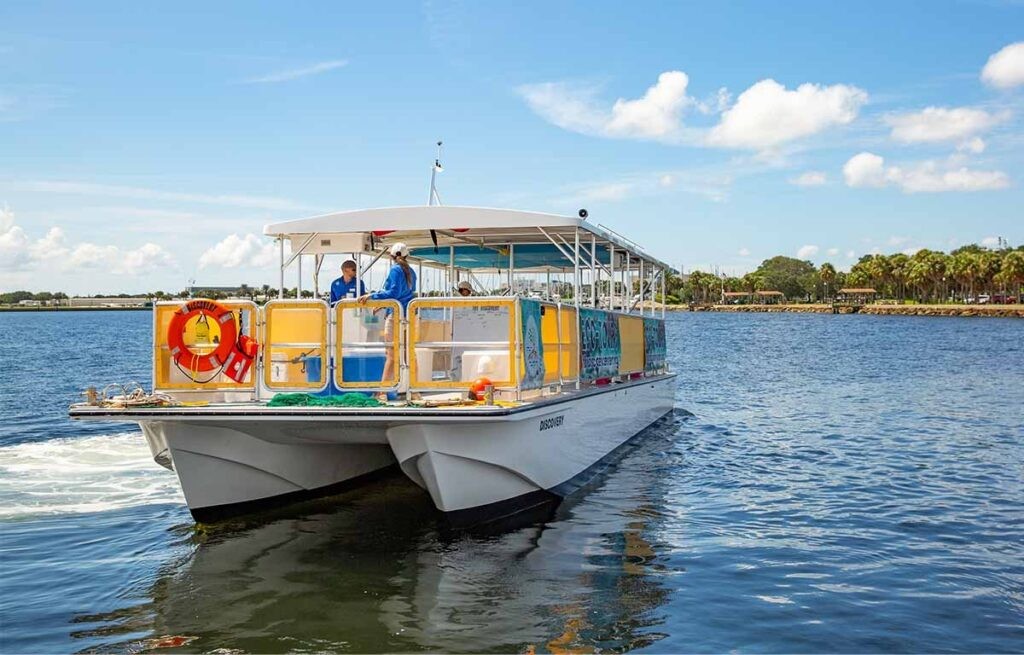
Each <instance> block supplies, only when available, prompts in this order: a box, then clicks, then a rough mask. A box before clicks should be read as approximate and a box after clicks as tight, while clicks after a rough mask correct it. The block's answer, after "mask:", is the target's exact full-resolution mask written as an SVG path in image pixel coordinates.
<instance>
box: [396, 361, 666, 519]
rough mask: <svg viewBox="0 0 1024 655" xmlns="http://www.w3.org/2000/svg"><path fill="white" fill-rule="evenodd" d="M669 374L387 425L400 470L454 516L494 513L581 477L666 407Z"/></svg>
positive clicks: (538, 499) (539, 498)
mask: <svg viewBox="0 0 1024 655" xmlns="http://www.w3.org/2000/svg"><path fill="white" fill-rule="evenodd" d="M674 395H675V376H674V375H670V376H666V377H664V378H660V379H655V380H650V379H648V380H644V381H643V383H641V384H630V385H621V386H620V385H614V386H610V387H608V388H606V389H604V390H602V391H600V392H597V393H590V394H584V395H582V396H581V397H577V398H572V399H570V400H568V401H566V402H562V403H557V404H553V405H550V406H546V407H543V406H542V407H539V408H537V409H536V410H535V411H531V412H526V413H524V414H523V415H522V416H519V417H515V419H513V420H507V421H500V422H481V423H460V424H451V423H449V424H439V423H411V424H408V425H402V426H397V427H393V428H391V429H389V430H388V433H387V436H388V441H389V442H390V443H391V447H392V449H393V450H394V452H395V457H396V458H397V459H398V462H399V464H400V465H401V467H402V470H403V471H404V472H405V473H406V475H408V476H409V477H410V478H411V479H412V480H413V481H414V482H416V483H417V484H418V485H420V486H421V487H424V488H425V489H426V490H427V491H428V492H430V495H431V497H432V498H433V500H434V504H435V505H436V506H437V508H438V509H439V510H441V511H443V512H445V513H446V514H447V515H448V517H449V518H450V519H451V520H453V521H454V522H456V523H473V522H477V521H479V520H486V519H490V518H497V517H500V516H502V515H503V514H508V513H512V512H515V511H519V510H522V509H525V508H528V507H530V506H532V505H537V504H540V503H543V502H547V501H549V500H551V499H552V497H564V496H567V495H569V494H570V493H572V492H573V491H575V490H576V489H578V488H579V487H580V486H582V485H584V484H586V483H587V482H588V481H589V480H590V479H591V478H592V477H593V476H594V475H596V474H597V473H598V472H599V469H600V464H601V463H602V461H603V460H605V458H607V457H608V456H609V455H610V454H611V453H612V452H613V451H615V450H616V449H617V448H618V447H619V446H621V445H622V444H624V443H625V442H626V441H628V440H629V439H630V438H631V437H633V436H634V435H636V434H637V433H638V432H640V431H641V430H643V429H644V428H646V427H647V426H649V425H650V424H651V423H653V422H655V421H656V420H658V419H659V418H661V417H662V416H664V415H665V414H666V413H668V412H669V411H671V409H672V405H673V398H674Z"/></svg>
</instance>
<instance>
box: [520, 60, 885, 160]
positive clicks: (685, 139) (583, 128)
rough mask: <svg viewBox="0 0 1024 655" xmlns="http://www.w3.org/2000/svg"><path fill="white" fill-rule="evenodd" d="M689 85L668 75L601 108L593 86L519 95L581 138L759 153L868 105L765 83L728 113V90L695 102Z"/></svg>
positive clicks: (805, 87) (845, 93) (828, 91)
mask: <svg viewBox="0 0 1024 655" xmlns="http://www.w3.org/2000/svg"><path fill="white" fill-rule="evenodd" d="M689 83H690V78H689V77H688V76H687V75H686V73H684V72H682V71H667V72H664V73H662V74H661V75H659V76H658V80H657V82H656V83H655V84H654V85H653V86H651V87H650V88H648V89H647V91H646V92H645V93H644V94H643V96H641V97H640V98H636V99H626V98H619V99H618V100H616V101H615V103H614V104H612V106H611V107H608V106H607V105H604V104H603V103H602V102H601V101H600V99H599V98H598V91H599V89H597V88H595V87H593V86H584V85H571V84H566V83H563V82H546V83H542V84H526V85H523V86H520V87H519V88H518V91H519V94H520V95H521V96H522V97H523V99H524V100H525V101H526V104H527V106H529V107H530V109H532V110H533V111H534V112H535V113H536V114H538V115H539V116H540V117H541V118H543V119H544V120H546V121H548V122H549V123H552V124H554V125H557V126H558V127H561V128H563V129H566V130H570V131H573V132H578V133H580V134H587V135H591V136H602V137H606V138H617V139H644V140H653V141H661V142H665V143H674V144H687V145H704V146H710V147H720V148H737V149H748V150H759V151H762V150H768V149H771V148H774V147H777V146H779V145H781V144H783V143H787V142H789V141H793V140H795V139H800V138H803V137H807V136H811V135H813V134H817V133H819V132H821V131H823V130H825V129H827V128H829V127H833V126H836V125H846V124H848V123H850V122H851V121H853V120H854V119H855V118H856V117H857V114H858V112H859V110H860V107H861V106H862V105H863V104H864V103H865V102H867V97H868V96H867V93H866V92H864V91H862V90H861V89H858V88H857V87H853V86H847V85H844V84H836V85H833V86H822V85H818V84H802V85H800V86H799V87H797V88H796V89H793V90H789V89H786V87H784V86H783V85H781V84H779V83H778V82H776V81H775V80H772V79H766V80H761V81H760V82H757V83H756V84H754V85H753V86H751V87H750V88H749V89H747V90H746V91H744V92H743V93H741V94H740V95H739V97H738V98H737V100H736V103H735V104H733V105H732V106H730V102H731V96H730V94H729V92H728V90H726V89H724V88H723V89H719V90H718V92H717V93H716V94H715V96H714V98H713V99H711V100H696V99H694V98H693V97H691V96H690V95H689V94H688V87H689ZM690 109H693V110H695V111H696V112H697V113H700V114H721V119H720V121H719V123H718V124H717V125H715V126H714V127H712V128H710V129H699V128H695V127H688V126H686V125H684V121H683V119H684V116H685V114H686V112H687V111H688V110H690Z"/></svg>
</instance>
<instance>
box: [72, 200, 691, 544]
mask: <svg viewBox="0 0 1024 655" xmlns="http://www.w3.org/2000/svg"><path fill="white" fill-rule="evenodd" d="M432 193H433V192H432ZM432 199H433V196H432ZM579 214H580V215H579V216H561V215H553V214H543V213H534V212H525V211H516V210H508V209H487V208H477V207H457V206H440V205H434V204H431V205H427V206H417V207H394V208H379V209H368V210H359V211H345V212H337V213H330V214H325V215H321V216H315V217H312V218H305V219H299V220H292V221H285V222H280V223H274V224H271V225H267V226H266V227H265V229H264V233H265V234H266V235H267V236H268V237H272V238H273V239H276V241H277V244H276V245H277V248H278V249H279V252H280V266H279V269H280V270H279V274H280V285H279V293H280V294H282V295H280V296H279V297H278V298H276V299H271V300H268V301H267V302H265V304H262V305H257V304H256V303H255V302H253V301H251V300H246V299H240V298H236V299H229V300H217V301H214V300H205V299H191V300H181V301H174V302H158V303H155V305H154V308H153V380H152V386H153V392H152V394H141V393H127V392H125V393H122V394H119V395H116V394H115V397H107V398H104V397H103V396H104V395H105V394H96V393H95V392H94V393H92V394H91V397H90V398H89V400H88V401H87V402H85V403H79V404H75V405H72V406H71V408H70V415H71V416H72V417H73V418H75V419H82V420H105V421H111V420H114V421H133V422H137V423H138V424H139V425H140V426H141V428H142V432H143V434H144V436H145V438H146V440H147V442H148V443H149V446H150V448H151V450H152V452H153V456H154V459H155V460H156V461H157V462H158V463H160V464H162V465H164V466H166V467H167V468H169V469H172V470H173V471H174V472H175V473H176V474H177V476H178V479H179V481H180V483H181V488H182V490H183V493H184V496H185V500H186V502H187V503H188V507H189V509H190V511H191V513H192V515H193V517H194V518H195V519H196V520H197V521H202V522H207V521H213V520H218V519H220V518H223V517H228V516H232V515H238V514H242V513H247V512H250V511H253V510H256V509H260V508H263V507H268V506H272V505H280V504H285V503H289V502H294V501H298V500H302V499H306V498H310V497H314V496H320V495H327V494H331V493H334V492H336V491H338V490H340V489H342V488H345V487H350V486H353V485H356V484H359V483H361V482H364V481H366V480H368V479H370V478H372V477H373V476H375V475H377V474H379V473H381V472H383V471H385V470H386V469H389V468H391V467H394V466H397V467H399V468H400V469H401V471H403V472H404V473H405V474H406V475H407V476H408V477H409V478H410V479H411V480H413V481H414V482H415V483H416V484H417V485H419V486H421V487H422V488H424V489H425V490H426V491H427V492H428V493H429V494H430V497H431V498H432V500H433V502H434V504H435V505H436V507H437V509H438V510H440V511H441V512H444V513H445V515H446V516H447V517H448V518H449V519H450V520H451V521H452V522H453V523H455V524H467V523H477V522H480V521H487V520H490V519H493V518H497V517H502V516H507V515H509V514H511V513H513V512H517V511H519V510H522V509H525V508H528V507H532V506H536V505H538V504H541V503H546V502H550V501H552V500H556V499H557V498H559V497H564V496H565V495H567V494H569V493H572V492H573V491H574V490H576V489H578V488H579V487H580V486H581V485H583V484H585V483H586V482H587V481H588V480H589V479H591V478H592V477H593V476H594V475H595V474H596V473H597V472H598V471H599V470H600V468H601V466H602V463H604V462H606V461H607V460H608V458H609V457H610V456H613V453H614V452H615V451H616V449H618V448H619V447H620V446H622V445H623V444H624V443H625V442H626V441H628V440H629V439H630V438H631V437H633V436H634V435H636V434H637V433H638V432H640V431H641V430H643V429H644V428H645V427H647V426H648V425H650V424H651V423H653V422H654V421H656V420H657V419H658V418H660V417H661V416H663V415H664V414H666V413H667V412H669V411H670V410H671V408H672V405H673V398H674V395H675V386H676V385H675V382H676V374H675V373H674V372H672V371H671V370H669V367H668V365H667V363H666V357H665V355H666V353H665V350H666V348H665V324H664V307H663V306H661V307H660V308H659V309H655V307H656V305H657V303H655V302H654V299H655V296H656V294H657V293H659V292H660V293H661V294H662V295H663V294H664V289H665V277H666V275H668V274H669V273H670V272H671V268H670V267H669V265H668V264H666V263H664V262H662V261H659V260H658V259H656V258H655V257H653V256H651V255H650V254H648V253H647V252H645V251H644V250H643V249H642V248H640V247H639V246H637V245H636V244H635V243H634V242H632V241H630V240H629V239H627V238H625V237H623V236H621V235H619V234H617V233H616V232H613V231H611V230H609V229H607V228H604V227H602V226H600V225H597V224H595V223H593V222H591V221H590V220H588V219H587V215H586V212H585V211H584V210H581V211H580V213H579ZM395 244H403V246H400V248H402V247H404V249H405V250H406V251H407V253H408V255H407V258H406V261H407V262H408V263H409V264H410V266H411V268H412V270H413V271H414V272H417V273H418V274H417V276H416V278H417V285H418V289H417V291H418V294H417V297H415V298H414V299H413V300H411V301H410V302H408V304H407V305H406V306H404V307H403V306H402V305H401V304H400V303H398V302H396V301H395V300H369V301H368V302H365V303H360V302H359V300H357V299H353V298H346V299H342V300H340V301H338V302H337V303H336V304H333V305H331V304H329V303H328V302H327V301H325V300H324V299H321V297H320V295H319V294H320V287H321V285H320V279H319V277H320V272H321V267H322V265H323V264H324V261H325V259H326V258H328V257H330V258H331V260H332V261H334V260H337V261H338V262H340V260H341V259H347V258H351V259H353V260H355V261H356V262H357V263H358V267H357V275H358V276H359V277H360V279H365V277H366V275H367V274H368V272H369V271H370V270H371V267H374V266H375V267H376V268H373V269H372V270H379V269H380V268H381V266H382V265H383V263H384V262H386V261H387V259H386V258H384V260H383V261H381V259H382V257H383V256H384V254H385V253H387V252H389V249H390V248H391V247H392V246H395ZM303 263H306V264H307V267H306V270H305V273H306V275H304V270H303ZM336 265H337V264H336V263H332V264H331V268H332V269H334V268H335V267H336ZM292 273H295V274H296V275H297V278H292V279H296V280H297V284H296V286H297V291H298V293H297V294H296V298H295V299H284V298H283V291H284V289H285V281H286V275H291V274H292ZM425 274H426V275H428V276H432V277H433V279H434V280H436V281H439V283H438V285H437V286H439V287H440V289H435V290H434V291H433V293H428V289H427V288H426V287H425V286H424V275H425ZM484 277H486V278H487V279H490V280H493V279H498V280H500V284H498V285H497V288H495V289H490V290H485V289H481V285H480V284H479V280H480V279H482V278H484ZM307 278H309V279H307ZM461 281H471V282H476V283H477V284H474V286H475V287H476V289H477V291H478V292H482V293H485V294H487V295H475V296H469V297H463V296H460V295H458V294H457V293H454V289H455V288H456V287H457V285H458V284H459V282H461ZM309 282H311V283H312V284H311V285H308V284H307V283H309ZM304 284H306V285H307V286H304ZM357 286H358V285H357ZM303 290H306V291H312V292H313V297H311V298H303V295H304V294H303V293H302V292H303ZM385 324H388V325H390V326H393V327H392V328H391V329H386V328H385ZM385 339H386V340H385ZM388 360H390V361H391V362H392V365H391V366H387V365H386V363H387V362H388ZM386 368H390V374H389V375H388V376H386V377H384V376H383V373H384V372H385V369H386ZM285 394H291V395H288V396H286V395H285ZM294 394H309V395H308V396H307V395H303V396H295V395H294ZM378 394H386V396H387V398H388V400H387V401H385V402H382V403H379V402H374V401H373V399H374V398H375V397H376V396H377V395H378ZM287 398H299V399H300V400H302V399H306V400H307V401H308V399H310V398H313V399H317V400H315V402H314V404H306V405H293V404H286V403H283V402H282V401H283V400H284V399H287ZM275 399H277V400H275ZM338 399H341V401H339V402H334V401H337V400H338ZM346 399H348V400H352V399H355V401H354V402H344V401H345V400H346ZM360 399H364V400H366V402H358V401H360ZM368 405H369V406H368Z"/></svg>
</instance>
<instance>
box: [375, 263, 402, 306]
mask: <svg viewBox="0 0 1024 655" xmlns="http://www.w3.org/2000/svg"><path fill="white" fill-rule="evenodd" d="M401 273H402V269H401V268H399V267H398V266H392V267H391V270H390V271H388V277H387V279H385V280H384V286H383V287H381V290H380V291H374V292H373V293H371V294H370V298H371V299H373V300H394V299H396V298H397V297H398V291H399V288H398V280H397V279H396V277H395V275H396V274H401Z"/></svg>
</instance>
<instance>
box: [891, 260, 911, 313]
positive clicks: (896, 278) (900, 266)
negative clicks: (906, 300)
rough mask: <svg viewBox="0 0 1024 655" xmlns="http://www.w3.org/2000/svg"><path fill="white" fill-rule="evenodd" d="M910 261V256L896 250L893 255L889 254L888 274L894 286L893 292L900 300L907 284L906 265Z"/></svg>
mask: <svg viewBox="0 0 1024 655" xmlns="http://www.w3.org/2000/svg"><path fill="white" fill-rule="evenodd" d="M909 263H910V257H908V256H907V255H905V254H903V253H902V252H898V253H896V254H895V255H889V271H890V273H889V275H890V276H891V277H892V281H893V284H894V285H895V286H896V289H894V290H893V291H895V293H894V294H892V295H895V296H896V297H897V298H898V299H899V300H900V301H902V300H903V295H904V290H905V287H906V284H907V265H908V264H909Z"/></svg>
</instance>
